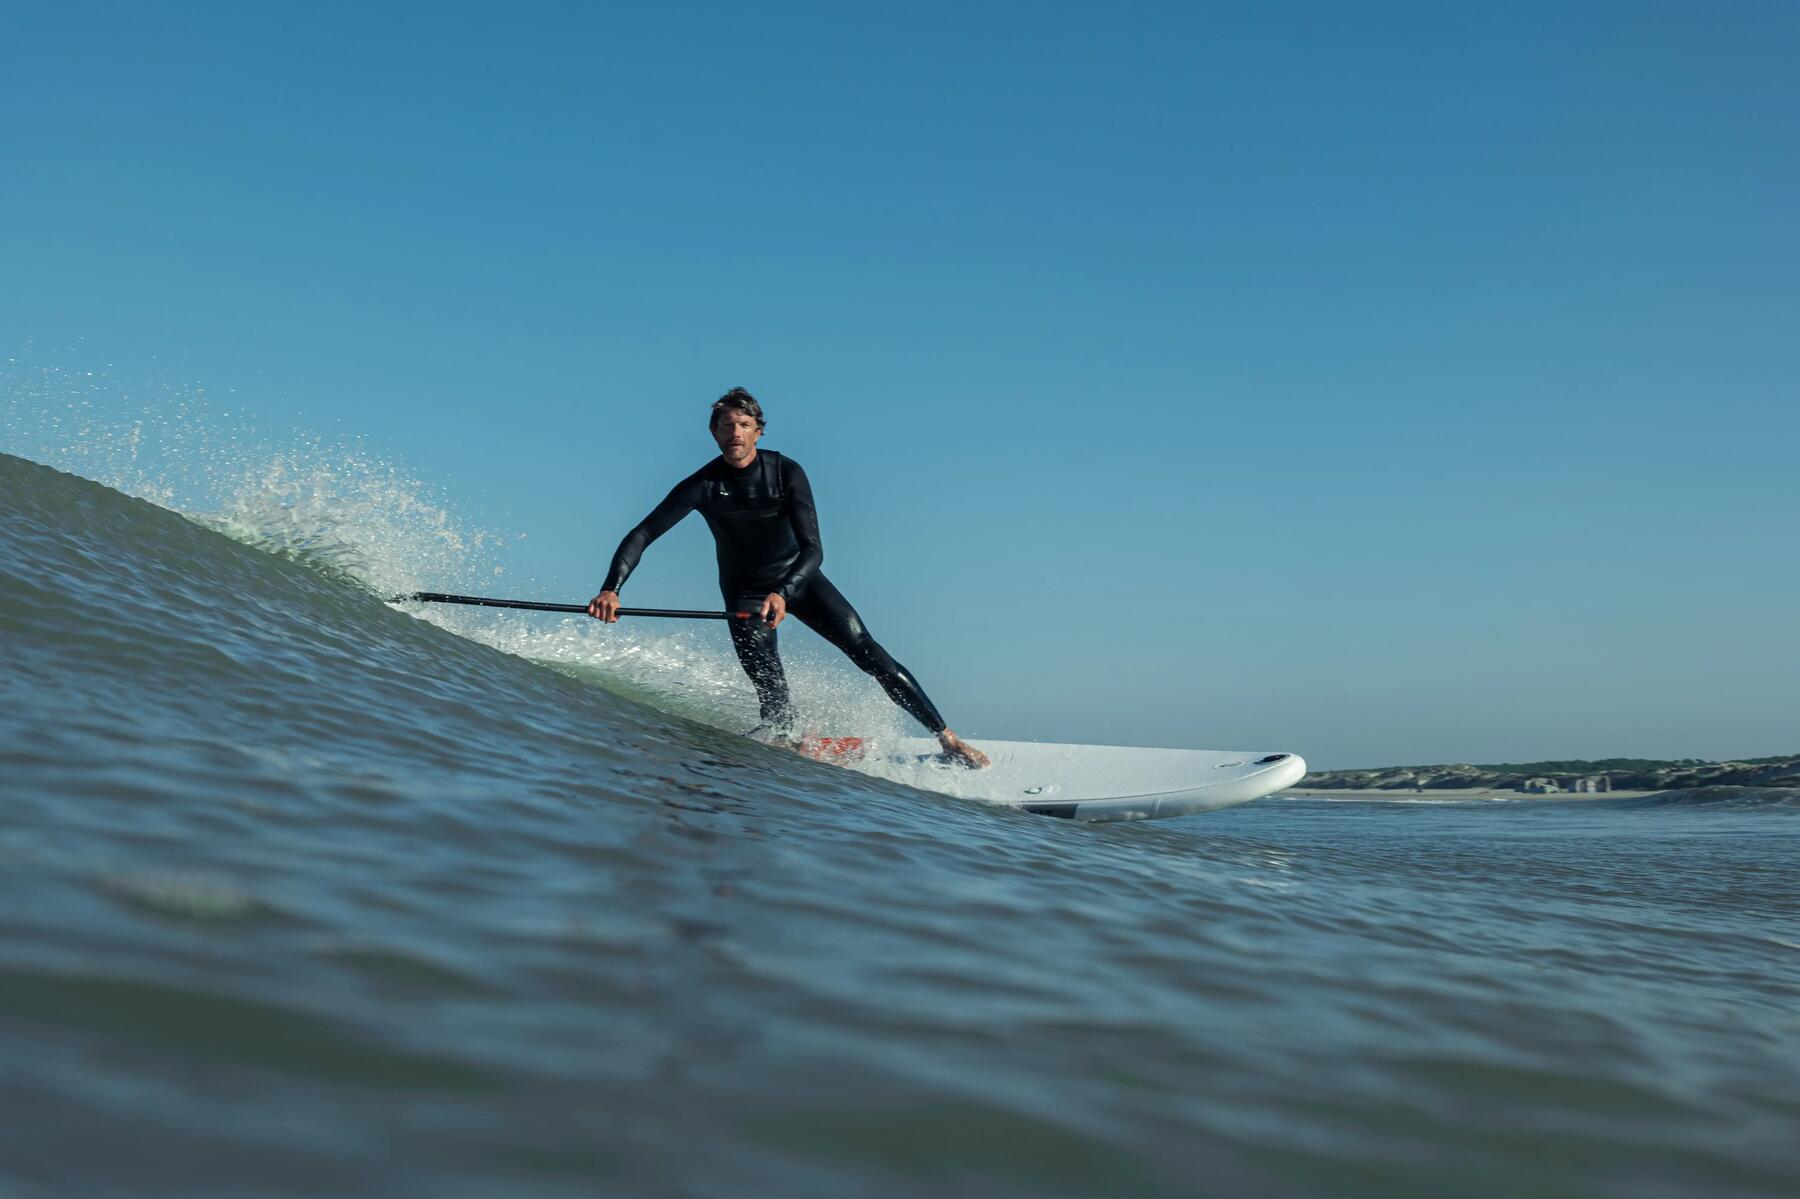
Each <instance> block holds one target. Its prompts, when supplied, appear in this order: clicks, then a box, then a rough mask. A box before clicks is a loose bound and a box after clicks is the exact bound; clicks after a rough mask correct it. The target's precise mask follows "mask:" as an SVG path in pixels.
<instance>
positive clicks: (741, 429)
mask: <svg viewBox="0 0 1800 1199" xmlns="http://www.w3.org/2000/svg"><path fill="white" fill-rule="evenodd" d="M712 433H713V440H714V441H716V442H718V443H719V453H720V454H722V455H724V457H725V461H727V462H729V463H731V464H732V465H733V466H742V465H744V464H745V463H746V462H749V461H750V459H751V458H753V457H754V456H755V455H756V440H757V438H759V437H761V436H762V430H761V429H759V428H757V427H756V418H755V417H754V416H751V415H750V414H749V413H747V412H732V411H731V410H729V409H727V410H726V411H724V412H721V413H719V414H718V415H717V416H715V417H713V427H712Z"/></svg>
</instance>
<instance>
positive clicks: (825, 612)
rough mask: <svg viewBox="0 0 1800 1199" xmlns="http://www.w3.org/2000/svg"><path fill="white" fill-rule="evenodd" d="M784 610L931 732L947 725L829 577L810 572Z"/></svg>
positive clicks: (936, 731) (934, 734)
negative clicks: (824, 641) (871, 633)
mask: <svg viewBox="0 0 1800 1199" xmlns="http://www.w3.org/2000/svg"><path fill="white" fill-rule="evenodd" d="M788 612H789V613H790V614H791V615H794V616H797V617H799V618H800V621H801V623H803V624H804V625H806V627H807V628H809V629H811V630H812V631H813V632H815V633H817V634H818V635H819V636H821V637H823V638H825V640H827V641H829V642H831V644H833V645H835V646H837V647H838V648H839V649H841V650H843V651H844V654H845V656H847V657H848V658H849V659H850V660H851V661H852V662H854V663H856V664H857V666H859V667H861V668H862V669H863V670H864V671H865V672H867V673H868V674H870V675H873V676H874V678H875V681H876V682H878V683H880V684H881V689H882V690H883V691H885V692H887V693H888V696H889V698H891V699H892V700H893V701H894V702H895V703H897V704H899V705H900V706H901V707H902V708H904V709H906V711H907V712H908V713H910V714H911V715H912V717H913V719H914V720H917V721H918V722H919V723H920V724H922V725H924V726H925V728H926V730H927V731H928V732H930V733H931V734H932V735H933V736H936V735H938V734H939V733H942V732H943V731H944V730H945V729H946V728H947V727H949V726H948V725H946V724H945V723H944V718H943V717H942V716H940V715H939V714H938V710H937V707H936V706H935V705H934V704H933V703H932V702H931V700H930V699H928V698H927V697H926V695H925V692H924V689H923V688H921V687H920V686H919V684H918V682H917V681H916V680H914V678H913V677H912V675H910V674H908V673H907V670H906V667H904V666H902V665H900V663H898V662H896V661H894V656H893V655H892V654H890V653H888V652H887V651H886V650H885V649H882V648H881V643H880V642H878V641H876V640H875V638H873V637H871V636H869V630H867V629H865V628H864V627H863V622H862V617H860V616H858V615H857V614H856V609H855V608H852V607H851V606H850V601H849V600H847V599H845V598H844V594H843V592H841V591H839V590H838V589H837V588H836V587H834V586H832V583H831V580H830V579H828V578H826V577H825V576H824V575H822V574H820V575H814V576H813V578H812V580H811V581H810V582H808V583H807V585H806V590H805V591H804V592H802V593H801V594H800V595H799V596H796V597H795V598H794V599H792V600H791V601H789V603H788Z"/></svg>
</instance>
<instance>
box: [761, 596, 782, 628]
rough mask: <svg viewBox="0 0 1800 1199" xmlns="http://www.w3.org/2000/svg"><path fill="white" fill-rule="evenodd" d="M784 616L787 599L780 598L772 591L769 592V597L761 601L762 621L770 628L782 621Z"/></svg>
mask: <svg viewBox="0 0 1800 1199" xmlns="http://www.w3.org/2000/svg"><path fill="white" fill-rule="evenodd" d="M786 616H787V601H786V600H784V599H782V598H781V597H780V596H779V595H777V594H775V593H774V592H773V591H771V592H769V598H767V599H765V600H764V601H763V606H762V619H763V623H764V624H766V625H768V626H769V627H770V628H771V629H772V628H774V627H775V626H776V625H778V624H780V623H781V622H782V620H783V619H784V618H786Z"/></svg>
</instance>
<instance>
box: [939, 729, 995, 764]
mask: <svg viewBox="0 0 1800 1199" xmlns="http://www.w3.org/2000/svg"><path fill="white" fill-rule="evenodd" d="M938 744H939V745H941V746H943V747H944V756H945V757H946V758H948V759H950V761H952V762H960V763H961V764H962V765H964V766H967V767H968V768H969V769H970V770H980V769H982V768H983V767H985V766H987V765H989V762H988V756H987V755H986V754H984V753H982V752H981V751H980V750H978V749H976V748H975V747H974V746H973V745H970V744H969V743H968V742H967V741H964V740H963V739H962V738H961V737H958V736H957V735H956V734H955V733H953V732H951V731H950V730H949V729H945V730H944V731H943V732H941V733H939V734H938Z"/></svg>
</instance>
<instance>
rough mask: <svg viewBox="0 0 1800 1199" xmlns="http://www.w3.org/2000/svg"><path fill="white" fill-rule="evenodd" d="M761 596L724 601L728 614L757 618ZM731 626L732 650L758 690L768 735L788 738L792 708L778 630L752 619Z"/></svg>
mask: <svg viewBox="0 0 1800 1199" xmlns="http://www.w3.org/2000/svg"><path fill="white" fill-rule="evenodd" d="M762 601H763V597H762V596H760V595H759V596H755V597H749V596H739V597H737V598H735V599H734V598H733V597H731V596H726V597H725V607H726V609H727V610H729V611H735V612H746V611H747V612H750V613H752V614H754V613H755V612H756V611H757V610H758V609H759V608H761V607H762ZM726 623H727V624H729V625H730V626H731V648H733V649H735V650H736V651H737V656H738V663H739V665H741V666H742V667H743V668H744V673H745V674H747V675H749V676H750V683H751V685H752V686H754V687H755V688H756V705H757V709H758V711H759V712H760V714H761V719H762V723H763V724H765V725H767V726H769V731H770V732H772V733H776V734H778V735H781V736H786V735H787V733H788V732H789V730H790V729H791V728H792V726H793V723H794V708H793V704H792V703H791V702H790V701H789V699H788V685H787V672H786V671H784V670H782V668H781V648H780V645H779V644H778V643H777V641H776V639H775V630H774V629H771V628H770V627H769V626H768V625H767V624H765V623H763V622H762V621H761V620H759V619H758V618H757V617H756V616H755V615H752V616H751V617H750V619H749V620H731V621H727V622H726Z"/></svg>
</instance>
